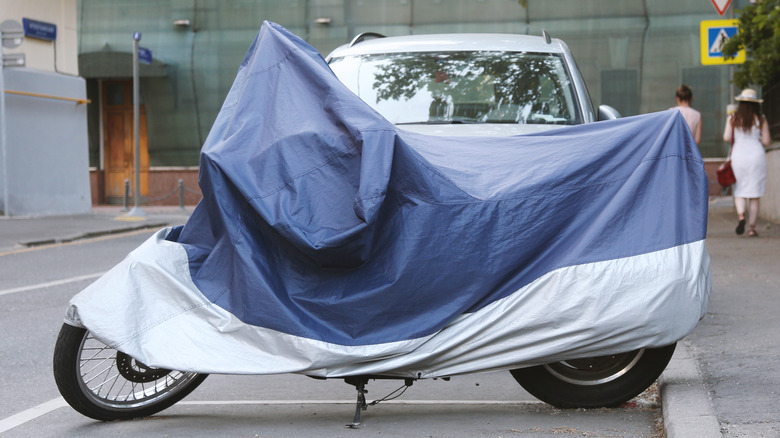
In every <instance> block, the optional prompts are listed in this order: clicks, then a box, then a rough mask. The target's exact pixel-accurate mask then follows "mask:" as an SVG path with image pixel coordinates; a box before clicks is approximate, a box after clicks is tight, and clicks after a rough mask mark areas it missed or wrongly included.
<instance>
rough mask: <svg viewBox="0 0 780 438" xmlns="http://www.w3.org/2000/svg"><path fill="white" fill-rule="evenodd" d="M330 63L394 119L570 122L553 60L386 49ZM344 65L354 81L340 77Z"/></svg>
mask: <svg viewBox="0 0 780 438" xmlns="http://www.w3.org/2000/svg"><path fill="white" fill-rule="evenodd" d="M359 58H360V59H359V61H358V65H357V66H356V65H354V64H353V63H352V62H341V61H342V60H333V61H332V62H331V67H333V69H334V71H335V72H336V73H337V75H338V76H339V77H340V78H342V81H343V82H345V84H347V86H349V87H350V88H351V89H353V91H355V92H356V93H357V94H358V95H359V96H360V97H361V98H363V100H365V101H366V102H368V103H369V104H371V105H372V106H374V107H375V109H377V110H378V111H379V112H380V113H382V114H383V115H384V116H385V117H387V118H388V119H389V120H390V121H392V122H394V123H546V124H574V123H577V122H578V120H577V118H578V117H577V111H576V109H575V108H576V107H575V102H574V98H573V96H572V87H571V84H570V83H569V79H568V76H567V75H566V71H565V69H564V66H563V61H562V60H561V58H559V57H557V56H554V55H549V54H528V53H507V52H439V53H393V54H378V55H366V56H361V57H359ZM347 70H351V71H352V72H353V73H352V75H353V76H354V75H355V74H357V75H358V77H356V78H352V79H347V80H344V78H343V76H345V75H347V76H348V71H347Z"/></svg>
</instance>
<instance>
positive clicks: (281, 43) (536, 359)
mask: <svg viewBox="0 0 780 438" xmlns="http://www.w3.org/2000/svg"><path fill="white" fill-rule="evenodd" d="M200 186H201V189H202V192H203V199H202V201H201V202H200V203H199V205H198V206H197V208H196V209H195V210H194V211H193V213H192V216H191V217H190V219H189V220H188V222H187V223H186V224H185V225H184V226H183V227H177V228H173V229H164V230H160V231H159V232H158V233H156V234H155V235H154V236H153V237H152V238H150V239H149V240H148V241H147V242H146V243H144V244H143V245H141V246H140V247H139V248H138V249H137V250H135V251H134V252H132V253H131V254H130V255H129V256H128V257H127V258H126V259H125V260H124V261H123V262H122V263H120V264H119V265H117V266H116V267H115V268H113V269H112V270H111V271H109V272H108V273H107V274H106V275H104V276H103V277H102V278H101V279H99V280H98V281H96V282H95V283H94V284H92V285H91V286H89V287H88V288H87V289H85V290H84V291H83V292H81V293H80V294H78V295H77V296H76V297H74V298H73V300H72V301H71V303H70V307H69V309H68V312H67V316H66V321H65V325H64V326H63V333H62V334H61V340H62V339H63V338H64V339H65V340H62V341H61V342H58V350H57V352H56V353H55V376H57V382H58V385H60V389H61V391H63V395H64V396H65V397H66V399H67V400H68V401H69V402H71V404H72V405H74V407H76V409H79V410H80V411H81V412H82V413H85V414H86V415H89V416H92V417H94V418H100V419H110V418H126V417H133V416H141V415H149V414H151V413H153V412H156V411H158V410H160V409H163V408H164V407H167V406H169V405H170V404H173V403H175V401H177V400H178V399H180V398H181V397H183V396H184V395H186V393H188V392H189V391H191V390H192V389H194V386H196V385H197V384H198V383H200V381H201V380H202V378H203V377H204V376H203V375H202V374H205V373H227V374H277V373H300V374H306V375H310V376H316V377H327V378H331V377H346V378H349V377H353V376H383V377H398V378H412V379H419V378H433V377H446V376H453V375H458V374H464V373H473V372H480V371H488V370H498V369H512V370H513V371H512V372H513V375H514V376H515V378H516V379H517V380H518V381H519V382H520V383H521V384H523V385H524V386H525V387H526V389H528V390H529V392H531V393H532V394H534V395H536V396H538V397H540V398H542V399H543V400H545V401H548V402H551V403H553V404H556V405H558V406H605V405H606V406H610V405H615V404H618V403H621V402H623V401H625V400H626V399H627V398H630V397H633V396H634V395H636V394H638V393H639V392H641V391H642V390H644V389H645V388H646V387H647V386H649V385H650V384H651V383H652V381H654V380H655V378H656V377H657V376H658V375H659V374H660V372H661V371H662V370H663V368H664V367H665V365H666V363H667V362H668V360H669V358H670V357H671V353H672V351H673V349H674V344H675V342H676V341H678V340H680V339H681V338H683V337H684V336H685V335H687V334H688V333H690V332H691V331H692V330H693V328H694V327H695V326H696V324H697V322H698V321H699V319H700V318H701V317H703V316H704V314H705V311H706V307H707V302H708V298H709V292H710V288H711V274H710V265H709V256H708V254H707V250H706V247H705V242H704V239H705V233H706V223H707V203H708V198H707V190H708V184H707V178H706V175H705V173H704V167H703V160H702V158H701V156H700V154H699V153H698V150H697V148H696V145H695V143H694V142H693V138H692V136H691V135H690V132H689V131H688V127H687V125H686V124H685V121H684V120H683V118H682V117H681V116H680V115H679V113H678V112H677V111H666V112H660V113H654V114H649V115H644V116H638V117H630V118H626V119H620V120H615V121H610V122H601V123H592V124H587V125H580V126H573V127H566V128H561V129H556V130H553V131H549V132H545V133H538V134H532V135H523V136H514V137H503V138H494V137H491V138H488V137H485V138H480V137H476V138H475V137H468V138H465V137H431V136H424V135H421V134H415V133H411V132H408V131H405V130H403V129H400V128H397V127H396V126H394V125H393V124H391V123H390V122H388V121H386V120H385V119H384V118H383V117H382V116H380V115H379V114H378V113H376V112H375V111H374V110H372V109H371V108H370V107H369V106H368V105H367V104H365V103H364V102H363V101H361V100H360V99H359V98H358V97H356V96H355V95H354V94H352V93H351V92H350V91H349V90H348V89H346V88H345V87H344V86H343V85H342V84H341V83H340V82H339V81H338V80H337V79H336V77H335V76H334V75H333V74H332V72H331V71H330V69H329V68H328V66H327V64H326V63H325V61H324V60H323V59H322V57H321V56H320V55H319V54H318V53H317V52H316V51H315V50H314V49H313V48H312V47H310V46H309V45H308V44H306V43H305V42H304V41H302V40H301V39H299V38H297V37H295V36H293V35H292V34H290V33H289V32H287V31H286V30H285V29H283V28H281V27H280V26H277V25H272V24H266V25H264V26H263V28H262V29H261V32H260V34H259V35H258V37H257V39H256V40H255V42H254V44H253V45H252V47H251V48H250V50H249V52H248V54H247V56H246V58H245V59H244V61H243V62H242V64H241V67H240V69H239V72H238V76H237V78H236V80H235V83H234V85H233V87H232V88H231V90H230V93H229V94H228V96H227V98H226V100H225V103H224V105H223V107H222V109H221V111H220V113H219V115H218V117H217V120H216V122H215V123H214V126H213V128H212V130H211V133H210V135H209V137H208V139H207V141H206V143H205V145H204V147H203V150H202V154H201V164H200ZM89 343H95V344H98V345H102V346H103V347H101V348H105V349H107V350H111V351H113V350H117V352H118V354H117V358H118V359H116V361H117V362H118V363H119V365H116V366H117V367H118V368H119V369H120V374H121V375H122V378H124V379H127V380H128V381H130V382H137V381H141V380H144V379H146V381H147V382H152V381H153V382H159V381H162V380H163V379H168V378H171V379H172V380H173V381H180V382H182V383H176V384H168V383H163V384H160V385H159V387H160V390H159V394H162V395H156V394H157V392H154V391H153V392H154V394H150V395H147V394H146V393H142V394H140V395H138V397H136V396H135V395H134V396H133V397H131V399H132V400H133V401H135V400H136V399H141V400H147V399H148V400H149V401H148V403H147V402H144V403H143V404H141V405H140V406H138V405H139V403H135V404H134V405H132V406H130V405H128V406H125V405H123V403H122V400H119V399H120V397H118V396H114V395H111V394H108V393H105V394H103V393H101V392H100V391H101V389H100V388H97V389H95V390H91V389H88V388H87V389H86V390H82V389H80V388H82V386H83V385H79V384H78V383H74V382H73V381H72V380H73V379H74V378H76V379H82V380H83V379H85V378H84V377H83V376H82V377H76V376H77V375H78V374H79V373H78V370H79V369H81V368H85V367H86V366H85V363H86V362H85V360H86V359H85V358H84V357H83V353H82V352H83V349H84V348H85V347H84V346H85V345H87V344H89ZM605 357H606V358H607V359H606V361H607V365H606V366H603V367H601V368H599V367H597V371H598V372H599V373H601V374H593V375H585V374H583V372H582V369H593V366H592V365H593V363H603V362H604V358H605ZM578 358H598V359H600V360H601V362H593V361H592V360H591V362H589V363H588V364H587V365H586V366H582V367H581V366H579V365H578V362H577V360H586V361H587V360H590V359H578ZM58 362H59V364H58ZM123 364H124V366H125V371H124V372H121V368H122V366H123ZM556 367H558V368H556ZM58 368H59V370H60V371H58ZM74 368H75V370H76V371H75V372H74ZM128 369H129V371H128ZM571 369H574V370H576V371H575V372H571V371H567V370H571ZM170 370H180V371H170ZM626 370H631V373H628V374H629V377H628V378H624V376H623V374H626V372H625V371H626ZM567 372H570V373H571V374H570V376H569V377H571V376H574V377H571V378H570V379H569V380H570V381H571V380H574V383H572V382H568V383H566V379H565V378H561V376H563V377H566V373H567ZM173 376H175V378H172V377H173ZM605 376H606V378H605ZM577 379H580V380H581V381H580V382H578V381H577ZM588 379H593V381H599V382H600V381H602V380H603V381H604V383H603V384H601V383H599V385H602V386H594V385H596V384H593V383H592V382H589V381H588V382H586V380H588ZM583 382H585V383H588V384H587V385H584V384H583ZM177 385H178V386H177ZM104 386H108V385H104ZM583 386H588V388H586V390H582V388H581V387H583ZM63 388H66V389H65V390H63ZM171 388H173V389H171ZM599 388H602V389H599ZM79 391H80V392H81V394H70V396H68V395H66V394H65V393H66V392H68V393H74V392H79ZM155 391H156V390H155Z"/></svg>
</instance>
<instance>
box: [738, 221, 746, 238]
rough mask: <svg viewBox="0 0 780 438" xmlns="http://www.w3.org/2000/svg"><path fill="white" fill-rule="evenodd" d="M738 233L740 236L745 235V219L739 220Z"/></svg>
mask: <svg viewBox="0 0 780 438" xmlns="http://www.w3.org/2000/svg"><path fill="white" fill-rule="evenodd" d="M736 232H737V234H739V235H740V236H741V235H742V234H744V233H745V219H744V218H742V219H740V220H739V223H738V224H737V229H736Z"/></svg>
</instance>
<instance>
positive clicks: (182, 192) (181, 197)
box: [179, 178, 184, 210]
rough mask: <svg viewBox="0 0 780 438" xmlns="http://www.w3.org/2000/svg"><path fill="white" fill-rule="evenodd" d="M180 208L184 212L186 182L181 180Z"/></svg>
mask: <svg viewBox="0 0 780 438" xmlns="http://www.w3.org/2000/svg"><path fill="white" fill-rule="evenodd" d="M179 208H181V209H182V210H184V180H183V179H181V178H179Z"/></svg>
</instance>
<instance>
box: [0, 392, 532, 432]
mask: <svg viewBox="0 0 780 438" xmlns="http://www.w3.org/2000/svg"><path fill="white" fill-rule="evenodd" d="M382 403H383V404H394V405H507V404H512V405H537V404H544V403H543V402H541V401H507V400H386V401H383V402H382ZM354 404H355V401H354V400H352V401H349V400H193V401H180V402H178V403H176V405H174V406H178V405H188V406H226V405H354ZM67 406H68V403H67V402H66V401H65V399H64V398H62V397H58V398H55V399H54V400H49V401H47V402H45V403H41V404H39V405H38V406H35V407H33V408H30V409H27V410H26V411H22V412H19V413H18V414H14V415H11V416H10V417H8V418H4V419H2V420H0V434H1V433H3V432H6V431H9V430H11V429H13V428H15V427H18V426H21V425H22V424H24V423H28V422H30V421H33V420H35V419H37V418H39V417H42V416H44V415H46V414H48V413H49V412H52V411H54V410H57V409H59V408H64V407H67Z"/></svg>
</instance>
